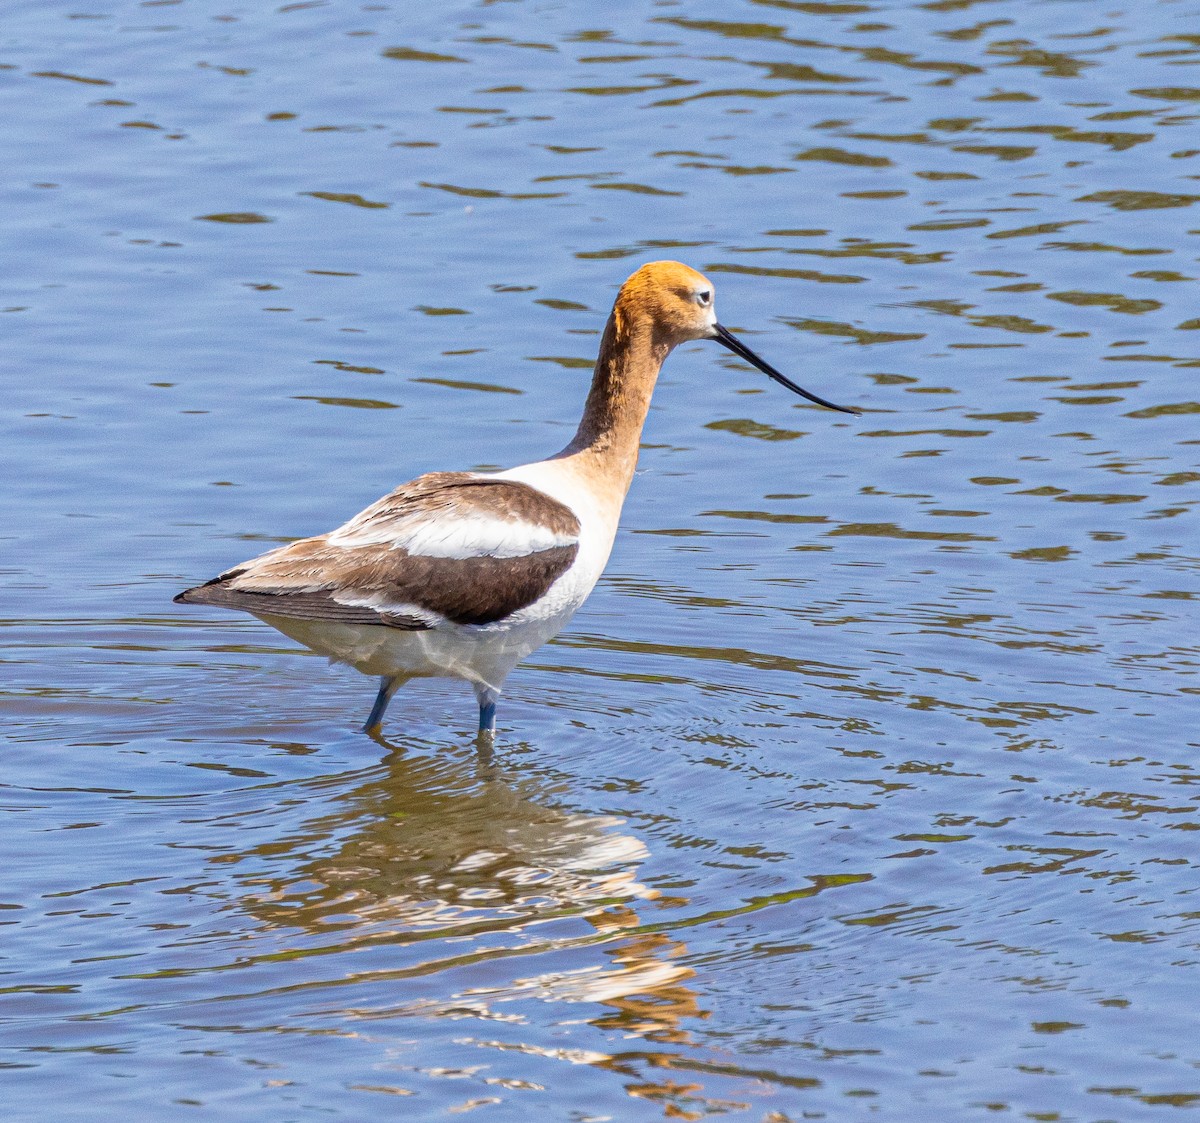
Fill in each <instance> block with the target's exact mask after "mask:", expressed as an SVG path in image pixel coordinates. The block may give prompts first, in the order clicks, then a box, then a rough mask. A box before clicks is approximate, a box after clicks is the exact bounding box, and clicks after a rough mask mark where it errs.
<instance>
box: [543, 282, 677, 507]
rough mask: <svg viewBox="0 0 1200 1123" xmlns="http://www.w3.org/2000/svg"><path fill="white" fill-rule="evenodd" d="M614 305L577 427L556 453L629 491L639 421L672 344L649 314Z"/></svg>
mask: <svg viewBox="0 0 1200 1123" xmlns="http://www.w3.org/2000/svg"><path fill="white" fill-rule="evenodd" d="M623 312H624V309H622V308H620V306H619V305H618V307H617V308H615V309H614V310H613V314H612V315H611V316H609V318H608V323H607V324H606V325H605V327H604V336H603V338H602V340H601V342H600V354H599V356H598V357H597V359H596V369H595V373H594V374H593V375H592V388H591V390H590V391H589V393H588V396H587V402H586V403H585V405H584V407H583V418H582V419H581V420H580V422H579V429H578V430H577V431H576V433H575V438H574V440H572V441H571V443H570V444H569V445H567V447H566V448H565V449H563V451H562V453H561V454H560V455H562V456H571V457H576V458H578V460H579V461H580V462H581V465H583V466H585V468H586V470H587V472H588V473H589V474H591V475H597V476H600V477H601V478H602V479H603V480H604V482H605V483H606V484H608V485H609V486H610V487H617V486H619V487H620V489H621V490H620V494H621V495H622V496H624V495H625V493H626V492H627V491H628V490H629V484H630V482H631V481H632V479H633V472H634V469H635V468H636V467H637V458H638V445H639V444H640V442H641V436H642V426H643V425H644V424H645V422H646V414H647V413H648V412H649V410H650V396H651V394H653V393H654V384H655V382H656V381H657V380H658V372H659V370H660V369H661V368H662V365H663V361H664V360H665V359H666V357H667V356H668V355H669V354H670V353H671V349H672V347H673V346H674V342H673V341H672V340H669V339H666V338H664V337H663V335H662V333H660V332H659V331H658V330H656V325H655V323H654V321H653V319H652V318H651V317H649V316H629V315H628V314H622V313H623Z"/></svg>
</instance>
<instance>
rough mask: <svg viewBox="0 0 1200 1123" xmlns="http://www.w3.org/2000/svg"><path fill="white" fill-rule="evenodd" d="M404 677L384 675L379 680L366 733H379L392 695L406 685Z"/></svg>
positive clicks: (364, 730) (365, 728)
mask: <svg viewBox="0 0 1200 1123" xmlns="http://www.w3.org/2000/svg"><path fill="white" fill-rule="evenodd" d="M404 682H405V680H404V679H403V678H388V677H387V675H384V676H383V677H382V678H380V680H379V693H378V694H376V695H375V705H373V706H372V707H371V716H370V717H369V718H367V724H366V725H365V726H363V732H364V733H370V734H372V735H374V734H377V733H378V732H379V730H380V728H381V727H382V725H383V715H384V711H385V710H386V709H387V708H388V703H389V702H390V701H391V700H392V695H393V694H395V693H396V691H397V690H399V689H400V687H401V686H403V685H404Z"/></svg>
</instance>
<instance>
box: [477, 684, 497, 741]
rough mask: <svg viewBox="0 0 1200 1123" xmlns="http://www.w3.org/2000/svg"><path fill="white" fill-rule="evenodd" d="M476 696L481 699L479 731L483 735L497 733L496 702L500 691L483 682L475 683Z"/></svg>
mask: <svg viewBox="0 0 1200 1123" xmlns="http://www.w3.org/2000/svg"><path fill="white" fill-rule="evenodd" d="M475 697H476V698H478V699H479V733H480V735H481V736H483V735H485V734H486V735H487V736H489V737H494V736H495V735H496V702H497V700H498V699H499V697H500V691H499V690H497V689H496V688H495V687H492V686H487V685H486V684H484V683H482V682H477V683H475Z"/></svg>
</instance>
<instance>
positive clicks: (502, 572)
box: [175, 472, 580, 631]
mask: <svg viewBox="0 0 1200 1123" xmlns="http://www.w3.org/2000/svg"><path fill="white" fill-rule="evenodd" d="M579 532H580V528H579V520H578V519H577V518H576V517H575V514H574V513H573V512H572V511H571V509H570V508H569V507H567V506H565V505H564V504H562V503H560V502H558V501H557V500H555V499H552V498H550V496H548V495H546V494H545V493H543V492H541V491H538V490H537V489H536V488H533V487H530V486H529V485H528V484H523V483H518V482H517V481H515V480H504V479H496V478H494V477H488V476H474V475H470V474H468V473H460V472H436V473H431V474H430V475H426V476H420V477H418V478H417V479H415V480H413V481H412V482H411V483H408V484H404V485H403V486H402V487H399V488H397V489H396V490H395V491H393V492H392V493H391V494H390V495H386V496H384V497H383V498H382V499H380V500H379V501H378V502H377V503H373V504H372V505H371V506H370V507H368V508H367V509H366V510H365V511H362V512H361V513H360V514H358V515H356V516H355V517H354V518H353V519H351V520H350V521H349V522H348V523H346V524H345V525H343V526H340V527H338V529H337V530H334V531H332V532H331V533H329V534H323V535H319V536H318V537H315V538H304V539H301V540H300V541H298V542H292V543H290V544H289V545H287V546H281V547H280V548H279V549H276V550H271V551H270V552H269V553H266V554H263V555H261V556H260V557H257V558H254V559H253V560H251V561H248V562H245V563H243V564H242V565H239V566H236V567H235V568H233V569H231V570H229V571H227V572H226V573H222V574H221V575H220V576H219V577H216V578H214V579H213V580H212V581H209V582H207V583H206V584H204V585H198V586H197V587H196V588H194V589H188V590H187V591H186V592H183V593H180V594H179V596H177V597H176V598H175V599H176V600H177V601H180V602H183V603H187V604H209V605H216V606H219V607H222V608H236V609H241V610H242V611H245V612H252V613H255V614H256V615H260V616H290V617H294V618H297V619H306V620H329V621H337V622H341V623H348V624H377V625H383V626H386V627H391V628H400V629H405V630H409V631H418V630H424V629H428V628H435V627H437V626H438V625H440V624H444V623H446V622H450V623H454V624H476V625H479V624H492V623H496V622H497V621H500V620H503V619H505V618H506V617H508V616H511V615H512V614H513V613H514V612H518V611H520V610H521V609H522V608H526V607H527V606H529V605H531V604H533V603H534V602H535V601H537V600H538V599H540V598H541V597H542V596H543V595H544V594H545V593H546V592H547V591H548V590H549V588H550V586H551V585H553V584H554V582H555V581H556V580H558V578H559V577H561V576H562V575H563V574H564V573H565V572H566V571H567V570H568V569H569V568H570V567H571V564H572V563H573V562H574V560H575V557H576V554H577V553H578V550H579Z"/></svg>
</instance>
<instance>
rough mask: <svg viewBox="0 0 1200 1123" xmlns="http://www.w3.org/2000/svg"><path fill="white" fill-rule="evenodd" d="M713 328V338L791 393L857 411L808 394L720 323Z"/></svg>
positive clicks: (842, 408)
mask: <svg viewBox="0 0 1200 1123" xmlns="http://www.w3.org/2000/svg"><path fill="white" fill-rule="evenodd" d="M713 330H714V331H715V332H716V333H717V334H716V335H714V336H713V339H715V340H716V341H717V342H718V343H720V344H723V345H724V346H725V347H728V348H729V350H730V351H732V352H733V353H734V354H735V355H737V357H738V358H739V359H745V360H746V362H748V363H750V364H752V365H753V366H756V367H758V369H759V370H761V371H762V372H763V374H765V375H766V376H767V377H768V378H773V379H774V380H775V381H776V382H778V383H779V385H780V386H786V387H787V388H788V389H789V390H791V391H792V393H793V394H799V395H800V397H802V398H807V399H808V400H809V401H810V402H816V403H817V405H819V406H824V407H825V408H826V409H836V410H837V411H838V412H839V413H855V414H856V413H858V410H856V409H855V408H854V407H853V406H835V405H834V404H833V402H827V401H826V400H825V399H824V398H818V397H817V395H816V394H810V393H809V392H808V391H807V390H805V389H804V388H803V387H800V386H797V385H796V384H795V383H794V382H793V381H792V380H791V379H790V378H787V377H785V376H784V375H782V374H780V373H779V371H777V370H776V369H775V368H774V367H773V366H771V364H770V363H768V362H766V361H765V360H764V359H760V358H759V357H758V356H757V355H756V354H755V353H754V352H753V351H751V350H750V348H749V347H747V346H746V345H745V344H744V343H743V342H742V341H741V340H740V339H738V337H737V336H736V335H734V334H733V333H732V332H730V331H729V330H728V329H727V328H723V327H721V325H720V324H713Z"/></svg>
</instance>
